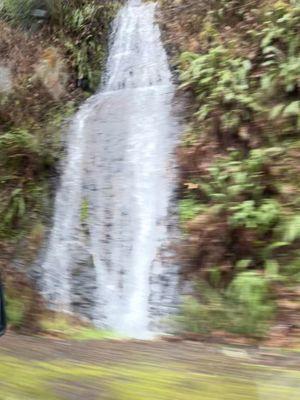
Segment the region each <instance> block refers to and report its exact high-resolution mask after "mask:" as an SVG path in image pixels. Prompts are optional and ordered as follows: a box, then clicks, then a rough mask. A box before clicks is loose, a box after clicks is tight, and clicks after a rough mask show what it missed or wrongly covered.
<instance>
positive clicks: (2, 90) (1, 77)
mask: <svg viewBox="0 0 300 400" xmlns="http://www.w3.org/2000/svg"><path fill="white" fill-rule="evenodd" d="M12 88H13V82H12V74H11V70H10V68H9V67H6V66H3V65H1V64H0V94H8V93H10V92H11V91H12Z"/></svg>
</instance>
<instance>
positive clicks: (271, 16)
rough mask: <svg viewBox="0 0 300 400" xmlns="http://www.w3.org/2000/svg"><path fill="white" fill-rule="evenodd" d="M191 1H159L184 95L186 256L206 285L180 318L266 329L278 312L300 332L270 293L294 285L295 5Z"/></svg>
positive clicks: (298, 43)
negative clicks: (188, 100)
mask: <svg viewBox="0 0 300 400" xmlns="http://www.w3.org/2000/svg"><path fill="white" fill-rule="evenodd" d="M188 3H189V4H187V5H186V7H183V6H179V5H177V7H178V9H180V10H181V12H178V11H177V8H176V5H174V4H172V2H170V1H168V0H162V1H161V4H162V9H163V12H164V18H163V23H164V24H165V25H164V26H165V28H166V31H167V38H166V40H167V43H168V44H170V43H171V42H172V41H173V42H174V40H175V37H176V39H178V38H180V40H179V41H178V47H177V52H178V51H179V52H180V53H181V55H180V57H179V61H178V70H179V78H180V81H181V90H182V91H188V92H189V93H190V94H191V106H190V124H189V125H190V126H189V128H188V132H187V134H186V135H185V136H184V139H183V142H182V146H181V149H180V152H179V155H180V162H181V165H182V190H181V201H180V214H181V222H182V226H183V228H184V231H185V232H186V237H187V241H186V245H185V246H184V249H183V253H184V261H186V273H187V276H189V277H192V278H193V279H195V280H196V281H198V280H199V279H200V280H202V281H205V282H206V284H203V285H204V286H203V285H201V289H197V290H196V291H195V292H196V295H195V298H193V299H189V300H188V301H187V303H186V304H185V305H184V306H183V313H182V316H181V321H183V326H184V327H185V329H190V330H193V331H203V330H210V331H212V330H214V329H224V330H227V331H231V332H236V333H240V334H246V335H252V336H253V335H254V336H264V335H265V334H266V332H267V327H268V325H269V324H270V323H273V322H274V316H275V315H276V310H277V313H278V314H280V315H281V318H282V315H284V318H285V320H286V323H287V324H290V325H292V326H295V328H297V322H295V321H296V320H297V319H296V317H295V315H294V316H292V315H291V314H292V313H290V312H289V311H290V310H286V309H285V310H280V307H278V303H277V299H278V296H280V292H281V291H282V292H284V290H285V289H284V288H289V289H292V288H296V287H297V285H299V283H300V280H299V278H300V269H299V265H300V262H299V257H300V253H299V250H298V248H299V239H300V223H299V222H300V219H299V215H300V214H299V212H300V209H299V206H300V186H299V179H298V178H297V173H298V165H297V164H298V161H297V159H298V157H299V154H300V153H299V149H300V148H299V138H298V135H299V129H300V87H299V76H300V75H299V55H300V39H299V37H300V36H299V19H300V2H299V0H280V1H276V2H270V1H263V2H260V1H252V2H246V1H243V2H240V1H239V2H237V1H235V0H228V1H215V2H214V1H212V2H204V3H205V4H206V6H207V7H206V6H205V7H204V6H203V2H201V5H200V4H199V2H196V1H193V0H190V1H189V2H188ZM203 10H205V12H203ZM192 21H195V23H192ZM188 22H189V23H188ZM175 26H176V27H177V29H174V27H175ZM178 32H179V33H178ZM203 288H206V289H203ZM207 292H208V293H209V295H208V296H206V294H207ZM294 300H295V299H294V298H292V305H293V304H296V302H295V301H294ZM286 307H287V306H286ZM220 325H221V326H220Z"/></svg>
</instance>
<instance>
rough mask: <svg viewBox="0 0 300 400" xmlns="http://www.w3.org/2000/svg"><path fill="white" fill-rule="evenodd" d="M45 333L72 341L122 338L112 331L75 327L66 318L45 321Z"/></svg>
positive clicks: (60, 317)
mask: <svg viewBox="0 0 300 400" xmlns="http://www.w3.org/2000/svg"><path fill="white" fill-rule="evenodd" d="M41 327H42V329H43V331H45V332H46V333H49V334H50V335H51V334H52V335H54V336H55V335H58V336H61V337H64V338H66V339H72V340H79V341H81V340H103V339H119V338H120V336H119V335H117V334H115V333H114V332H111V331H106V330H102V329H96V328H94V327H85V326H80V325H75V324H73V323H72V322H69V321H68V319H67V318H66V317H65V316H57V317H56V318H54V319H44V320H43V321H42V323H41Z"/></svg>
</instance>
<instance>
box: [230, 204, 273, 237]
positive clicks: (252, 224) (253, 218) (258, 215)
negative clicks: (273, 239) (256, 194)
mask: <svg viewBox="0 0 300 400" xmlns="http://www.w3.org/2000/svg"><path fill="white" fill-rule="evenodd" d="M230 210H231V211H232V212H233V215H232V217H231V218H230V222H231V223H232V224H233V225H234V226H243V227H245V228H247V229H258V230H260V231H263V232H267V231H268V230H269V229H270V228H272V226H274V225H275V224H276V222H278V220H279V216H280V208H279V204H278V203H277V202H276V200H271V199H266V200H264V201H263V202H262V204H261V205H257V204H255V202H254V201H253V200H246V201H244V202H242V203H240V204H237V205H235V206H232V207H231V208H230Z"/></svg>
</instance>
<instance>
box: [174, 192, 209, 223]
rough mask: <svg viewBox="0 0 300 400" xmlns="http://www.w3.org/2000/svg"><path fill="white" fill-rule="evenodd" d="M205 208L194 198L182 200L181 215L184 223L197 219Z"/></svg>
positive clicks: (180, 204)
mask: <svg viewBox="0 0 300 400" xmlns="http://www.w3.org/2000/svg"><path fill="white" fill-rule="evenodd" d="M202 210H203V206H202V205H201V204H200V203H199V202H198V201H197V200H195V199H193V198H187V199H182V200H181V201H180V203H179V215H180V220H181V222H182V223H184V222H187V221H189V220H191V219H193V218H195V217H196V216H197V215H198V214H199V213H200V212H201V211H202Z"/></svg>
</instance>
